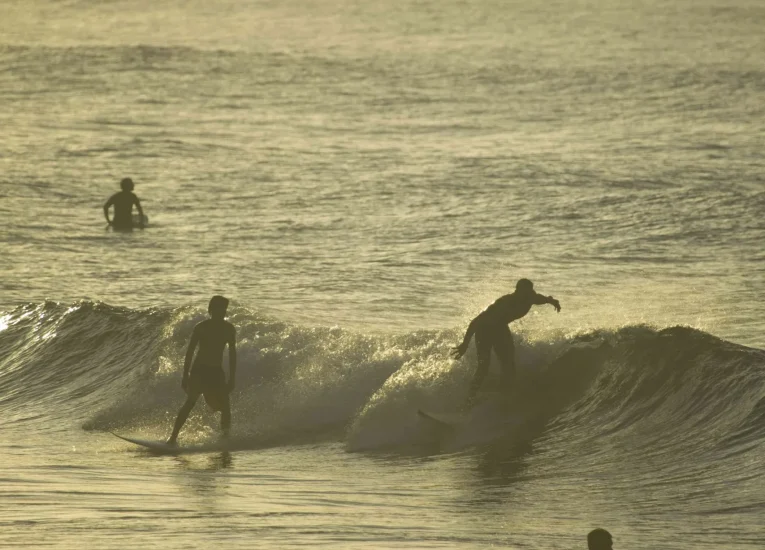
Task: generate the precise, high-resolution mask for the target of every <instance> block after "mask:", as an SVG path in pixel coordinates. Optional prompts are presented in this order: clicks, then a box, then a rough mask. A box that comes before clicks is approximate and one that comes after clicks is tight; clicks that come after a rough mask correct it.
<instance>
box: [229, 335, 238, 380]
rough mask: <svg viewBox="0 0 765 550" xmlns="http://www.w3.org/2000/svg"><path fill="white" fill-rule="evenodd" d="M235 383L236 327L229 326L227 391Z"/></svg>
mask: <svg viewBox="0 0 765 550" xmlns="http://www.w3.org/2000/svg"><path fill="white" fill-rule="evenodd" d="M235 384H236V329H235V328H234V327H233V326H232V327H231V340H229V342H228V391H229V393H231V392H232V391H234V385H235Z"/></svg>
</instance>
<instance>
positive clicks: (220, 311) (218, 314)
mask: <svg viewBox="0 0 765 550" xmlns="http://www.w3.org/2000/svg"><path fill="white" fill-rule="evenodd" d="M227 309H228V298H224V297H223V296H213V297H212V298H210V305H209V306H207V311H208V312H209V313H210V317H212V318H213V319H223V318H224V317H225V316H226V310H227Z"/></svg>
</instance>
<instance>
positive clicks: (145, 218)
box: [132, 214, 149, 227]
mask: <svg viewBox="0 0 765 550" xmlns="http://www.w3.org/2000/svg"><path fill="white" fill-rule="evenodd" d="M132 218H133V227H140V226H141V221H142V220H143V226H144V227H146V226H147V225H149V216H147V215H146V214H144V215H143V218H141V215H140V214H133V216H132Z"/></svg>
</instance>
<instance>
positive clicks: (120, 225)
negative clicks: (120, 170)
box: [104, 178, 145, 231]
mask: <svg viewBox="0 0 765 550" xmlns="http://www.w3.org/2000/svg"><path fill="white" fill-rule="evenodd" d="M120 187H121V188H122V191H119V192H117V193H115V194H114V195H112V196H111V197H110V198H109V200H108V201H106V204H104V217H105V218H106V222H107V223H108V224H109V226H110V227H112V228H113V229H118V230H120V231H130V230H132V229H133V205H135V206H136V208H138V214H139V216H140V221H139V222H138V227H140V228H141V229H143V220H144V219H145V218H144V215H143V208H141V201H139V200H138V197H137V196H136V195H135V193H133V188H134V187H135V184H134V183H133V180H131V179H130V178H123V179H122V181H121V182H120ZM110 206H114V219H111V220H110V219H109V207H110Z"/></svg>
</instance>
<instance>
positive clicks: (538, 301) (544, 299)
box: [531, 293, 560, 311]
mask: <svg viewBox="0 0 765 550" xmlns="http://www.w3.org/2000/svg"><path fill="white" fill-rule="evenodd" d="M531 303H532V304H534V305H537V306H540V305H542V304H550V305H551V306H553V307H554V308H555V311H560V302H559V301H558V300H556V299H555V298H553V297H552V296H542V295H541V294H536V293H535V294H534V297H533V298H532V300H531Z"/></svg>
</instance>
